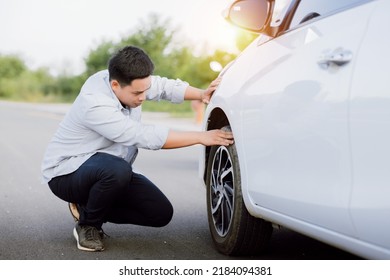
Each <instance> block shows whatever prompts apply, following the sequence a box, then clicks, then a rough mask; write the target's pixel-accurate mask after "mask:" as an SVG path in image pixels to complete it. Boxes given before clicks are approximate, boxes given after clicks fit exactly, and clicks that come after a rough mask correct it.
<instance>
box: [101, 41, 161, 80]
mask: <svg viewBox="0 0 390 280" xmlns="http://www.w3.org/2000/svg"><path fill="white" fill-rule="evenodd" d="M153 70H154V64H153V62H152V60H151V59H150V57H149V56H148V55H147V54H146V53H145V52H144V51H143V50H142V49H140V48H137V47H134V46H127V47H124V48H123V49H120V50H119V51H118V52H117V53H116V54H114V55H113V56H112V57H111V59H110V60H109V62H108V73H109V75H110V81H112V80H117V81H118V82H119V84H120V85H121V86H126V85H130V84H131V82H132V81H133V80H135V79H143V78H146V77H148V76H150V75H152V74H153Z"/></svg>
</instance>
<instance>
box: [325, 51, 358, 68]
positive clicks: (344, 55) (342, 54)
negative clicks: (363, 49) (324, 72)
mask: <svg viewBox="0 0 390 280" xmlns="http://www.w3.org/2000/svg"><path fill="white" fill-rule="evenodd" d="M351 60H352V52H351V51H349V50H345V49H342V48H338V49H336V50H334V51H333V52H331V53H325V54H323V55H322V56H321V57H320V59H319V60H318V64H319V65H320V66H321V67H324V68H328V67H329V66H330V65H331V64H335V65H337V66H342V65H344V64H347V63H348V62H350V61H351Z"/></svg>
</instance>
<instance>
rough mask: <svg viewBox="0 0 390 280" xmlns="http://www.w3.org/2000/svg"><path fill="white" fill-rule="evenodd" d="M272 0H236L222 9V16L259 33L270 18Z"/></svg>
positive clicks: (241, 26) (272, 5)
mask: <svg viewBox="0 0 390 280" xmlns="http://www.w3.org/2000/svg"><path fill="white" fill-rule="evenodd" d="M274 2H275V1H274V0H236V1H234V3H233V4H232V5H230V7H228V8H227V9H226V10H224V11H223V14H222V15H223V17H224V18H225V19H226V20H227V21H229V22H231V23H232V24H234V25H236V26H238V27H240V28H243V29H246V30H249V31H252V32H256V33H260V32H262V31H264V30H265V29H266V27H267V25H268V24H269V22H270V20H271V15H272V10H273V7H274Z"/></svg>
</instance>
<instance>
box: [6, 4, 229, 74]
mask: <svg viewBox="0 0 390 280" xmlns="http://www.w3.org/2000/svg"><path fill="white" fill-rule="evenodd" d="M231 2H232V1H231V0H192V1H189V0H0V55H9V54H15V55H18V56H20V57H21V58H22V59H23V60H24V61H25V62H26V64H27V66H29V67H30V68H31V69H36V68H38V67H48V68H49V69H50V72H51V73H53V74H58V73H64V72H65V73H70V74H79V73H81V72H82V71H83V70H84V68H83V67H84V58H85V57H86V56H87V55H88V53H89V51H90V50H92V49H94V48H95V47H96V46H97V45H99V44H100V43H101V42H102V41H103V40H112V41H117V40H119V39H120V38H122V37H125V36H126V35H129V34H132V33H131V32H132V30H134V28H136V27H138V25H139V24H140V21H142V20H147V19H148V16H149V15H150V14H152V13H155V14H158V15H159V16H161V18H162V19H163V20H165V19H170V21H171V26H172V27H173V28H178V29H179V32H178V34H177V35H178V38H179V41H180V42H181V41H182V42H183V43H185V44H189V45H191V46H195V47H196V48H198V49H204V48H208V49H210V50H212V49H215V48H220V49H225V50H227V51H235V44H234V32H235V30H236V29H235V27H233V26H232V25H230V24H229V23H227V22H226V21H225V20H224V19H223V17H222V15H221V13H222V10H223V9H224V8H226V7H227V6H228V5H229V4H230V3H231Z"/></svg>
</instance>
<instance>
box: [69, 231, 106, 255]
mask: <svg viewBox="0 0 390 280" xmlns="http://www.w3.org/2000/svg"><path fill="white" fill-rule="evenodd" d="M73 236H74V238H76V241H77V248H78V249H80V250H83V251H88V252H100V251H104V247H103V248H102V249H91V248H87V247H83V246H81V245H80V242H79V235H78V234H77V230H76V228H74V229H73Z"/></svg>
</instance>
